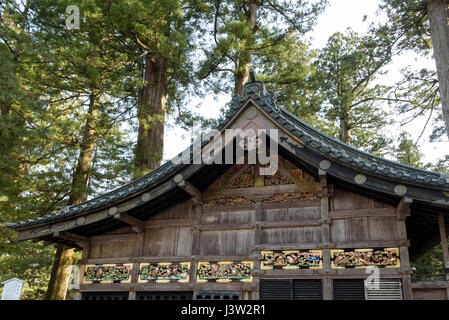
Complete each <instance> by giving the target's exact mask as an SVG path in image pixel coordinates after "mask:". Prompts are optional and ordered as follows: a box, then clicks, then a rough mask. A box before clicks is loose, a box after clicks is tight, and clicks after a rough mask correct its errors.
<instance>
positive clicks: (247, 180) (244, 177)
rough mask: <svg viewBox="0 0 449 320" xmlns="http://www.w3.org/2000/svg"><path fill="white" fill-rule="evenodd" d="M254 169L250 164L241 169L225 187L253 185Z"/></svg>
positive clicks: (234, 187) (233, 187)
mask: <svg viewBox="0 0 449 320" xmlns="http://www.w3.org/2000/svg"><path fill="white" fill-rule="evenodd" d="M254 170H255V166H254V165H250V166H249V167H248V168H246V170H245V171H243V172H242V173H241V174H240V175H239V176H238V177H237V178H235V179H234V180H232V181H231V182H230V183H229V184H228V186H227V188H229V189H236V188H250V187H253V186H254Z"/></svg>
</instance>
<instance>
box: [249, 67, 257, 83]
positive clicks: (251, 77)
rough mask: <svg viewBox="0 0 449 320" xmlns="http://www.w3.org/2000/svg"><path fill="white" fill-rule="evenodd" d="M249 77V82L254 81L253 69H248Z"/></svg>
mask: <svg viewBox="0 0 449 320" xmlns="http://www.w3.org/2000/svg"><path fill="white" fill-rule="evenodd" d="M249 78H250V79H251V82H254V81H256V75H255V74H254V70H253V69H249Z"/></svg>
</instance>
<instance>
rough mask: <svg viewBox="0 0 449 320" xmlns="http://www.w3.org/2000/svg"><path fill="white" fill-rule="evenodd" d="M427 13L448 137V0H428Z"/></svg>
mask: <svg viewBox="0 0 449 320" xmlns="http://www.w3.org/2000/svg"><path fill="white" fill-rule="evenodd" d="M427 13H428V15H429V22H430V34H431V36H432V45H433V55H434V57H435V63H436V67H437V72H438V84H439V86H440V96H441V104H442V107H443V118H444V122H445V125H446V133H447V136H448V138H449V23H448V22H449V0H430V1H429V2H428V3H427Z"/></svg>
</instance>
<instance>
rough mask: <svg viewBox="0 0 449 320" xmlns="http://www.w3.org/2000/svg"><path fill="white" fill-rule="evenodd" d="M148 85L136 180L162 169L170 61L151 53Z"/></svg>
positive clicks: (142, 102)
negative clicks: (152, 171)
mask: <svg viewBox="0 0 449 320" xmlns="http://www.w3.org/2000/svg"><path fill="white" fill-rule="evenodd" d="M144 77H145V86H144V87H143V88H142V90H141V91H140V94H139V101H138V111H137V113H138V114H137V117H138V119H139V133H138V136H137V146H136V160H135V171H134V178H137V177H140V176H142V175H144V174H146V173H148V172H150V171H151V170H154V169H155V168H157V167H158V166H160V164H161V161H162V152H163V148H164V124H165V107H166V95H167V61H166V59H165V58H155V57H153V56H151V55H150V54H148V55H147V56H146V58H145V75H144Z"/></svg>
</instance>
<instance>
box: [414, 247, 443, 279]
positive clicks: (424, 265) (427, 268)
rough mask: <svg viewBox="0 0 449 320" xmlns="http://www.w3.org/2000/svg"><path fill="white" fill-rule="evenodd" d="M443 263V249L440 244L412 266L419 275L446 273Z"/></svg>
mask: <svg viewBox="0 0 449 320" xmlns="http://www.w3.org/2000/svg"><path fill="white" fill-rule="evenodd" d="M443 261H444V259H443V249H442V246H441V244H439V245H437V246H435V247H434V248H432V249H431V250H429V251H427V252H426V253H425V254H423V255H422V256H420V257H419V258H418V259H416V261H414V262H412V263H411V266H412V267H414V268H416V271H415V272H416V273H417V274H432V273H444V264H443Z"/></svg>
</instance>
